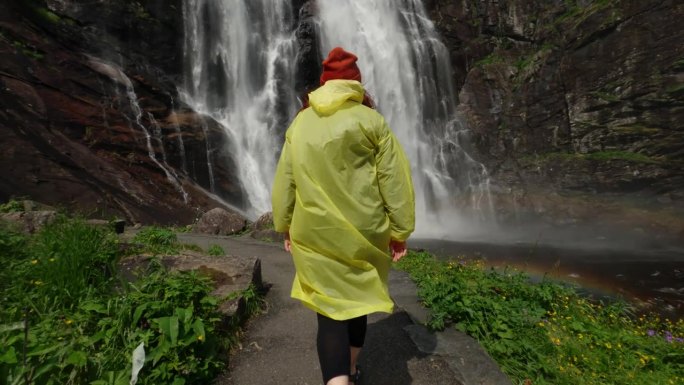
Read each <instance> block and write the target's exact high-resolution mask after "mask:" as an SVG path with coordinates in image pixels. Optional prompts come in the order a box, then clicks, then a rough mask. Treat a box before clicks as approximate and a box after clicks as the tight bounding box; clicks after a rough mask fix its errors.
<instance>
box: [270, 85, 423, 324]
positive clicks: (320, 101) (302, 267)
mask: <svg viewBox="0 0 684 385" xmlns="http://www.w3.org/2000/svg"><path fill="white" fill-rule="evenodd" d="M363 96H364V89H363V86H362V85H361V83H359V82H357V81H354V80H330V81H328V82H326V83H325V85H323V86H321V87H320V88H318V89H317V90H315V91H314V92H312V93H311V94H309V103H310V105H311V108H307V109H305V110H303V111H301V112H300V113H299V114H298V115H297V117H296V118H295V120H294V121H293V122H292V125H291V126H290V127H289V128H288V130H287V133H286V137H285V143H284V145H283V150H282V153H281V156H280V160H279V162H278V168H277V171H276V175H275V180H274V183H273V192H272V204H273V221H274V224H275V229H276V231H279V232H287V231H289V232H290V239H291V241H292V257H293V259H294V264H295V268H296V271H297V273H296V275H295V279H294V283H293V285H292V293H291V295H292V297H293V298H296V299H299V300H301V301H302V302H303V303H304V304H305V305H306V306H308V307H309V308H311V309H313V310H314V311H316V312H318V313H320V314H323V315H325V316H327V317H329V318H332V319H335V320H346V319H350V318H355V317H359V316H362V315H365V314H369V313H373V312H378V311H380V312H391V311H392V308H393V302H392V300H391V299H390V297H389V293H388V289H387V274H388V272H389V268H390V263H391V258H390V256H389V252H388V245H389V242H390V238H392V239H395V240H398V241H404V240H406V239H407V238H408V237H409V235H410V234H411V232H413V228H414V218H415V213H414V205H415V203H414V196H413V185H412V182H411V173H410V168H409V164H408V161H407V159H406V155H405V154H404V151H403V150H402V148H401V146H400V144H399V142H398V141H397V139H396V137H395V136H394V134H393V133H392V131H390V129H389V127H388V126H387V124H386V123H385V120H384V118H383V117H382V115H380V114H379V113H378V112H376V111H375V110H373V109H371V108H368V107H366V106H364V105H362V104H361V102H362V101H363Z"/></svg>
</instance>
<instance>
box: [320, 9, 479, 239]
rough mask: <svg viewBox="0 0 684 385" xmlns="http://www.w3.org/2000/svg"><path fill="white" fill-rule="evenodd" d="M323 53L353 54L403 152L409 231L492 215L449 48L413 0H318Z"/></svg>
mask: <svg viewBox="0 0 684 385" xmlns="http://www.w3.org/2000/svg"><path fill="white" fill-rule="evenodd" d="M317 4H318V9H319V14H318V18H319V21H318V22H319V29H320V31H321V44H322V52H328V51H329V50H330V49H332V48H334V47H335V46H341V47H344V48H345V49H347V50H349V51H351V52H354V53H355V54H356V55H357V56H358V57H359V62H358V65H359V68H360V69H361V73H362V77H363V84H364V86H365V88H366V90H367V91H368V92H369V93H370V94H371V95H372V97H373V99H374V100H375V102H376V104H377V106H378V110H379V111H380V112H381V113H382V114H383V115H384V116H385V118H386V120H387V122H388V124H389V126H390V127H391V128H392V130H393V131H394V132H395V134H396V135H397V137H398V138H399V141H400V142H401V144H402V146H403V147H404V150H405V151H406V153H407V156H408V157H409V160H410V162H411V167H412V175H413V180H414V185H415V189H416V220H417V224H416V235H418V236H431V237H435V236H441V237H450V236H453V234H454V233H455V232H458V233H460V234H462V233H463V232H464V231H468V230H472V229H473V228H474V227H476V226H475V225H476V224H477V223H479V222H482V221H483V220H487V219H490V218H493V207H492V204H491V202H492V200H491V199H490V196H489V178H488V175H487V171H486V169H485V167H484V166H483V165H482V164H480V163H479V162H477V161H476V160H475V159H473V158H472V156H471V155H470V153H471V151H470V149H469V148H468V143H469V138H468V136H469V130H467V129H466V127H465V126H464V124H463V123H462V121H461V120H460V119H458V117H457V114H456V101H457V100H456V94H455V92H454V88H453V84H452V74H451V64H450V60H449V52H448V50H447V49H446V47H445V46H444V44H443V43H442V42H441V41H440V39H439V36H438V35H437V33H436V31H435V28H434V25H433V23H432V22H431V21H430V19H429V18H428V16H427V14H426V12H425V9H424V7H423V5H422V2H421V1H419V0H364V1H339V0H318V1H317Z"/></svg>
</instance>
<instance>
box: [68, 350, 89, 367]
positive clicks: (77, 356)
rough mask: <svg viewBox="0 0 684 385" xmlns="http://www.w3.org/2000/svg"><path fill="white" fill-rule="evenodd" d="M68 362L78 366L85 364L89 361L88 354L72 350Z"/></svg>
mask: <svg viewBox="0 0 684 385" xmlns="http://www.w3.org/2000/svg"><path fill="white" fill-rule="evenodd" d="M66 363H67V364H71V365H74V366H78V367H81V366H85V364H87V363H88V356H87V355H86V354H85V353H84V352H81V351H75V352H71V354H69V357H67V359H66Z"/></svg>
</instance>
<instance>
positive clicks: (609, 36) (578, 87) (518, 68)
mask: <svg viewBox="0 0 684 385" xmlns="http://www.w3.org/2000/svg"><path fill="white" fill-rule="evenodd" d="M426 6H427V7H428V10H429V11H430V13H431V16H432V18H433V20H435V23H436V25H437V27H438V28H439V30H440V32H441V34H442V36H443V38H444V39H445V41H446V43H447V45H448V47H449V48H450V50H451V56H452V60H453V64H454V81H455V84H456V85H457V87H459V88H460V94H459V99H460V100H459V101H460V113H461V114H462V117H463V118H464V119H465V120H466V121H467V123H468V125H469V126H470V128H471V130H472V131H473V136H474V137H473V141H474V144H475V145H476V147H477V149H478V152H479V156H480V157H481V161H483V162H484V163H485V164H486V165H487V167H488V169H489V170H490V172H491V175H492V178H493V180H494V184H495V190H496V192H497V193H498V194H497V195H498V199H499V201H500V202H499V203H500V206H499V207H501V208H502V211H509V212H510V210H509V209H510V208H511V207H512V206H514V205H516V206H517V207H518V208H523V209H524V208H528V209H531V210H532V211H534V210H535V207H534V206H535V205H536V203H535V202H531V201H530V199H532V197H533V196H538V193H539V192H540V191H547V192H549V193H553V194H561V195H567V194H572V195H575V194H585V195H586V196H600V197H602V198H608V197H610V200H612V201H624V202H632V203H633V202H638V203H637V204H638V205H640V206H641V207H650V208H654V209H656V211H658V210H667V209H672V210H675V211H678V212H680V213H681V212H684V157H683V154H684V124H682V123H681V122H682V121H683V119H684V93H683V91H682V90H684V45H682V44H681V41H682V39H684V30H682V28H681V27H679V23H680V20H681V18H682V17H684V4H682V3H681V2H677V1H645V2H644V1H636V0H625V1H615V2H598V1H586V2H582V3H581V4H580V5H577V6H568V5H567V4H566V3H564V2H529V1H506V2H502V1H479V2H467V1H445V0H432V1H428V2H426ZM514 200H517V202H513V201H514ZM513 203H514V204H513ZM589 205H590V204H589ZM590 206H591V205H590ZM632 206H633V205H632ZM603 208H604V207H602V206H598V207H594V209H595V214H596V215H600V212H601V210H602V209H603ZM545 212H546V215H550V216H553V215H554V208H553V207H546V208H545ZM557 214H558V215H565V214H562V213H561V212H557ZM677 226H678V227H679V228H680V231H681V229H684V224H682V223H680V224H679V225H677ZM677 226H675V227H677Z"/></svg>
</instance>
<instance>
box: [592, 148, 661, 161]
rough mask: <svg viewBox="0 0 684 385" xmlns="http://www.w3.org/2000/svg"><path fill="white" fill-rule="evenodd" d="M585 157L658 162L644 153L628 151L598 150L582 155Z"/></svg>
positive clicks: (604, 159)
mask: <svg viewBox="0 0 684 385" xmlns="http://www.w3.org/2000/svg"><path fill="white" fill-rule="evenodd" d="M583 156H584V157H585V158H586V159H591V160H603V161H606V160H627V161H630V162H636V163H658V161H657V160H655V159H653V158H650V157H648V156H646V155H644V154H639V153H637V152H630V151H598V152H592V153H589V154H584V155H583Z"/></svg>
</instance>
